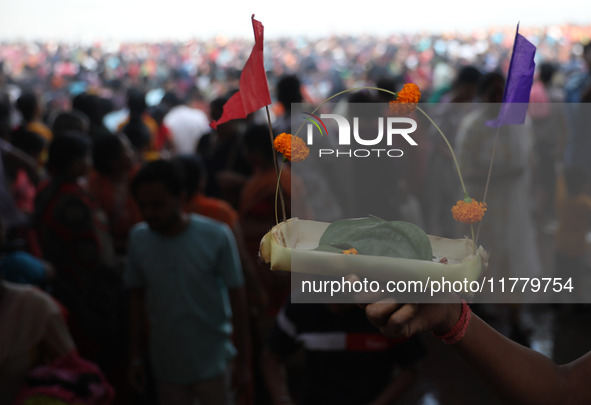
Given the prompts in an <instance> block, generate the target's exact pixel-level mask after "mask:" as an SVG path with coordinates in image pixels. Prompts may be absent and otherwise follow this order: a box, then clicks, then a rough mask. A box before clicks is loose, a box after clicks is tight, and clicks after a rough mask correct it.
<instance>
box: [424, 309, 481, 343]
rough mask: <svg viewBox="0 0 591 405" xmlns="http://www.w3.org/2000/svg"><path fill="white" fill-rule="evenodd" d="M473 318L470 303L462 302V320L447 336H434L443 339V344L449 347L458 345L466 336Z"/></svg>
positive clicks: (459, 320)
mask: <svg viewBox="0 0 591 405" xmlns="http://www.w3.org/2000/svg"><path fill="white" fill-rule="evenodd" d="M471 318H472V310H471V309H470V306H469V305H468V303H466V300H462V311H461V312H460V319H458V322H456V324H455V325H454V326H453V328H451V329H450V330H449V331H448V332H447V333H446V334H444V335H437V334H435V333H433V336H435V337H436V338H438V339H441V340H442V341H443V343H447V344H448V345H452V344H454V343H457V342H459V341H460V339H462V338H463V337H464V335H465V334H466V329H468V324H470V319H471Z"/></svg>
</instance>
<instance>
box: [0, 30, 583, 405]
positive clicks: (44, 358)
mask: <svg viewBox="0 0 591 405" xmlns="http://www.w3.org/2000/svg"><path fill="white" fill-rule="evenodd" d="M521 33H522V35H524V36H525V37H526V38H528V39H529V40H530V41H531V42H533V43H534V45H536V46H537V53H536V62H537V65H538V69H537V73H536V78H535V82H534V86H533V88H532V95H531V97H532V103H537V104H539V105H544V106H545V107H540V106H539V105H538V107H537V109H536V108H534V109H531V110H530V114H529V118H528V123H527V125H525V126H523V127H519V128H518V129H513V130H512V131H515V132H520V134H521V135H522V136H515V135H514V134H513V135H512V136H509V135H507V134H505V135H506V136H504V137H501V139H500V140H499V142H500V146H499V156H497V159H498V160H497V161H498V162H499V163H497V167H496V168H495V175H494V176H493V182H494V185H493V186H492V187H493V189H492V190H491V195H492V196H493V197H491V198H492V200H491V203H490V205H491V206H497V207H503V208H507V209H503V210H499V213H498V214H495V213H494V212H493V213H491V214H490V215H491V216H492V217H493V218H494V219H491V220H490V221H489V222H488V223H487V226H485V227H484V228H483V230H482V233H483V234H482V240H483V244H485V246H491V247H494V248H493V250H494V251H495V254H496V257H493V260H492V263H494V265H496V266H499V267H503V268H505V269H506V271H507V274H521V273H519V271H520V269H523V268H528V269H531V272H532V274H537V273H539V272H538V270H539V271H541V267H542V264H541V263H540V261H539V254H538V250H537V249H538V248H537V246H536V237H535V233H536V232H537V231H538V230H540V229H542V230H543V229H547V228H552V227H553V226H554V224H555V223H557V224H558V225H557V227H558V231H557V232H558V233H557V235H558V236H557V239H558V242H559V243H558V244H557V256H556V266H557V269H559V268H560V267H559V266H569V267H571V268H577V269H578V268H581V271H582V269H583V268H584V266H585V265H586V264H585V246H584V244H585V242H584V237H585V233H586V231H587V230H588V226H589V221H590V220H591V205H590V203H589V202H588V201H589V200H588V197H587V194H586V192H587V191H586V190H587V188H586V186H585V184H586V180H585V179H586V177H587V176H588V174H589V173H588V172H589V162H588V159H586V158H585V156H587V155H588V152H591V150H590V149H589V148H590V147H591V145H590V144H589V141H588V140H587V139H586V138H585V137H581V135H577V134H575V135H573V134H571V133H569V129H568V128H567V126H566V125H565V124H564V122H565V118H564V116H563V112H561V111H559V110H557V109H556V107H555V106H556V105H557V104H556V103H562V102H564V101H573V102H575V103H579V102H588V101H590V100H591V91H590V90H591V79H590V77H591V76H590V74H589V67H590V66H591V47H590V46H588V45H586V44H585V41H586V40H589V39H591V27H581V26H569V25H563V26H552V27H546V28H534V29H525V28H524V29H523V30H522V31H521ZM514 34H515V31H514V28H503V29H494V30H493V29H491V30H488V31H484V30H483V31H479V32H474V33H472V34H463V35H451V34H439V35H432V34H427V33H418V34H408V35H393V36H390V37H387V38H376V37H371V36H364V37H330V38H324V39H305V38H296V39H277V40H267V41H266V43H265V68H266V71H267V77H268V81H269V86H270V88H271V95H272V98H273V105H272V106H271V107H272V108H271V114H270V116H271V119H272V121H273V123H272V124H273V132H274V135H278V134H279V133H281V132H285V131H286V130H289V129H288V128H289V127H288V125H289V122H290V121H289V115H290V112H291V103H297V102H302V101H305V102H309V103H312V104H314V103H318V102H319V101H321V100H323V99H324V98H326V97H327V96H329V95H331V94H334V93H336V92H338V91H342V90H345V89H349V88H352V87H357V86H374V85H377V86H379V87H384V88H387V89H390V90H393V91H396V90H399V89H400V88H401V86H402V85H403V84H404V83H408V82H413V83H416V84H417V85H419V88H420V89H421V92H422V93H423V98H422V101H424V102H433V103H439V104H438V106H437V107H435V108H434V110H433V114H434V117H435V118H436V121H437V122H438V123H439V124H440V126H441V127H442V128H443V129H444V130H445V132H446V133H447V134H448V136H449V138H450V141H451V142H452V144H453V145H454V149H455V150H456V153H457V154H458V159H459V162H460V165H461V166H462V170H463V171H464V173H465V176H466V179H467V182H468V184H473V186H472V189H473V190H480V189H479V188H478V187H481V186H482V185H483V181H482V180H483V178H484V177H486V176H484V177H483V173H484V174H486V170H485V169H486V168H487V167H488V163H489V160H488V159H489V158H490V155H489V154H488V152H487V154H484V153H479V151H489V150H490V144H489V143H490V140H491V139H493V135H494V133H493V134H490V133H488V132H486V133H485V132H484V131H480V130H479V128H481V127H480V126H478V125H477V124H478V123H482V121H483V120H485V119H488V118H491V117H490V113H491V112H490V111H489V110H488V109H486V108H484V107H481V106H484V105H485V104H484V103H498V102H500V101H501V98H500V96H502V91H503V87H504V80H505V78H504V74H505V73H506V71H507V69H508V63H509V59H510V56H511V49H512V44H513V39H514ZM250 49H251V45H250V41H247V40H227V39H222V38H218V39H214V40H210V41H199V40H195V41H191V42H188V43H158V44H155V43H154V44H147V43H146V44H111V43H110V44H100V43H97V44H95V45H93V46H81V45H75V44H59V43H1V44H0V151H1V154H0V214H1V216H0V225H1V226H0V231H1V232H0V248H1V253H0V255H1V256H0V274H1V275H2V279H3V281H2V290H0V322H6V325H12V326H11V328H12V329H11V332H10V333H7V332H6V331H8V330H9V328H8V326H5V324H3V323H0V330H2V335H3V337H0V341H4V340H2V339H6V342H7V343H6V345H4V346H3V347H2V348H0V402H2V403H10V402H6V401H8V400H9V398H10V399H12V398H15V395H17V392H18V390H19V387H20V384H22V383H23V382H24V381H25V377H26V376H27V373H30V372H31V370H33V369H34V368H35V366H37V365H39V364H41V363H43V362H45V363H48V362H49V363H51V361H54V360H56V359H57V360H59V359H60V358H63V356H65V355H68V354H71V353H72V352H73V351H74V350H76V352H77V353H78V354H79V356H80V358H79V359H78V360H77V361H89V362H91V363H92V364H96V365H97V366H98V368H99V370H95V369H92V370H93V371H92V372H94V373H96V374H97V375H99V376H100V377H101V379H99V380H100V381H103V383H102V387H103V397H102V399H101V400H102V401H104V402H88V403H110V401H111V400H112V391H113V390H112V388H111V387H110V385H112V386H113V387H114V391H115V400H114V401H115V402H114V403H122V404H132V403H138V404H142V403H156V402H155V401H156V398H160V404H161V405H165V404H168V403H170V404H176V403H179V404H181V403H191V402H190V401H191V399H190V398H191V396H192V395H196V396H199V397H200V398H202V399H203V401H204V402H203V404H207V403H212V404H213V403H215V404H218V403H219V404H222V403H224V404H225V403H231V401H237V402H238V403H241V404H274V405H279V404H289V403H302V404H304V403H305V404H314V403H335V404H336V403H339V404H362V403H363V404H367V403H371V404H389V403H392V402H393V401H394V400H395V399H396V398H398V397H400V396H401V395H403V394H404V392H405V391H406V390H407V389H408V388H409V387H411V386H412V385H413V383H414V382H415V380H416V378H417V374H416V370H415V366H416V364H417V362H419V360H420V359H421V358H422V357H423V356H425V351H424V348H423V346H422V345H421V343H420V341H418V340H414V339H413V340H411V341H407V342H398V341H392V340H389V339H386V338H383V337H382V336H381V335H379V332H378V331H377V329H375V328H373V327H372V326H371V325H370V324H369V323H368V321H367V319H366V318H365V317H364V315H363V312H362V311H361V312H359V308H357V307H355V306H348V305H345V304H342V305H340V306H339V305H336V306H335V305H328V304H327V305H314V304H306V305H303V306H298V305H293V304H290V303H289V294H290V276H289V274H284V273H280V272H271V271H269V270H268V266H266V265H265V264H263V263H261V261H260V259H259V257H258V249H259V242H260V240H261V237H262V236H263V235H264V234H265V233H266V232H267V231H268V230H269V229H270V228H271V227H272V226H273V225H274V224H275V221H276V215H277V213H276V208H275V207H276V202H275V192H276V187H277V174H276V171H275V167H274V163H273V158H274V156H273V154H274V152H273V150H272V146H271V139H270V137H269V128H268V126H267V125H266V124H265V123H266V116H265V115H264V114H262V115H260V116H259V115H258V114H254V115H253V116H250V117H248V118H247V119H244V120H234V121H230V122H228V123H225V124H222V125H220V126H219V127H218V128H217V129H216V130H213V129H212V128H211V127H210V126H209V123H210V121H211V120H217V119H219V118H220V116H221V115H222V112H223V105H224V103H225V101H226V100H227V99H228V98H229V97H230V96H231V95H232V94H233V92H235V91H236V90H238V82H239V78H240V72H241V69H242V67H243V66H244V63H245V61H246V59H247V58H248V55H249V52H250ZM359 100H362V101H364V102H365V101H376V102H377V101H379V100H380V99H379V98H378V96H377V95H375V94H373V93H367V92H365V93H362V94H358V95H357V98H351V99H350V101H359ZM454 103H457V104H458V105H461V106H462V107H461V111H460V110H458V109H453V108H451V109H450V108H448V107H449V106H450V105H454ZM480 103H483V104H480ZM425 135H426V136H428V137H426V138H424V139H425V140H426V142H425V143H424V145H425V148H423V149H424V150H423V151H422V152H421V155H420V156H419V155H416V156H414V157H416V159H414V158H413V159H408V160H407V161H406V162H407V163H406V165H407V167H406V168H405V169H404V170H405V173H403V174H407V175H406V176H405V175H403V174H398V175H397V176H396V178H397V179H398V180H400V181H399V187H397V189H396V192H397V193H399V194H401V195H400V196H398V197H397V198H396V200H395V201H396V202H397V203H396V204H399V206H396V207H392V212H393V213H396V215H397V216H399V217H405V218H406V219H409V220H413V221H414V222H416V223H420V224H421V225H422V226H423V227H424V229H425V231H426V232H427V233H431V234H436V235H441V236H449V237H461V236H462V232H465V231H462V230H460V229H459V228H458V225H457V224H455V223H454V222H453V221H451V220H448V219H447V218H448V217H451V215H450V214H449V209H450V207H451V204H453V203H454V202H455V200H456V199H457V197H458V196H461V192H460V190H459V185H458V184H457V180H456V179H455V177H454V176H455V174H454V171H453V166H452V163H451V156H450V155H449V152H448V151H446V149H445V147H444V146H441V142H440V141H439V140H436V136H437V134H425ZM507 151H511V152H510V153H509V152H507ZM298 174H299V173H298ZM448 174H450V175H449V176H448ZM302 175H303V176H305V172H303V173H302ZM450 176H451V177H450ZM311 177H313V178H311V179H306V178H304V179H301V178H298V176H296V175H295V173H292V172H291V171H290V168H289V165H286V166H285V168H284V170H283V171H282V174H281V179H280V187H281V189H282V190H283V193H284V195H285V197H286V205H287V207H286V209H287V214H288V217H289V216H290V212H291V208H292V207H291V206H292V205H294V206H295V205H296V204H297V207H298V209H299V210H305V211H306V212H307V213H308V215H309V217H311V218H321V219H324V218H325V215H326V214H327V213H328V214H332V215H333V216H334V217H335V218H333V219H336V217H339V216H341V215H342V216H346V215H347V214H348V212H347V210H346V206H345V205H343V206H332V205H330V204H336V203H335V201H334V199H332V200H331V199H330V198H329V199H328V200H330V201H329V202H328V203H327V202H326V201H323V200H322V198H323V197H326V196H327V195H330V193H331V190H330V186H329V183H330V182H328V181H326V179H325V182H323V181H322V179H321V178H318V177H319V176H311ZM403 179H404V181H403ZM478 192H480V191H478ZM528 195H532V196H534V198H532V199H528ZM495 196H496V197H495ZM500 197H502V198H500ZM555 201H560V204H562V205H560V204H559V205H557V206H556V205H555ZM409 204H410V205H411V206H412V207H415V208H416V209H414V210H411V211H412V213H409V211H408V205H409ZM569 204H570V205H569ZM303 207H304V208H305V209H304V208H303ZM573 207H576V208H573ZM322 209H324V211H322ZM574 210H575V211H576V213H577V217H576V218H574V219H573V218H572V216H573V214H572V213H573V212H574ZM491 212H492V210H491ZM194 214H199V215H198V216H196V215H194ZM205 218H210V219H205ZM581 218H585V221H586V222H585V221H583V220H582V219H581ZM503 224H510V225H511V227H512V228H511V229H512V230H510V231H508V230H507V229H506V227H505V226H504V225H503ZM513 228H514V229H513ZM574 228H576V229H574ZM507 233H509V234H511V235H512V238H504V237H503V235H504V234H507ZM581 238H583V241H582V242H581ZM560 242H562V244H561V243H560ZM573 246H575V247H574V248H573ZM565 263H566V264H565ZM192 271H195V275H193V276H191V272H192ZM29 284H32V285H35V286H36V287H37V288H38V289H36V290H31V289H29V287H23V285H29ZM47 294H50V295H51V297H53V298H49V295H47ZM196 296H198V297H200V298H199V299H196V298H195V297H196ZM31 300H36V301H35V302H36V305H38V306H40V307H43V308H44V309H43V311H41V312H42V313H43V315H39V313H40V312H39V311H38V310H35V311H33V310H31V309H30V307H29V306H28V304H27V303H28V302H29V301H31ZM6 303H10V305H8V304H6ZM21 308H25V309H27V308H28V309H27V310H21ZM232 313H233V314H234V315H233V317H231V316H230V314H232ZM40 318H42V319H41V320H40ZM511 319H512V327H513V330H512V331H511V333H513V334H514V335H515V336H518V335H519V336H521V337H522V338H523V339H524V341H525V340H526V339H527V338H526V337H523V336H522V335H523V331H520V330H519V322H518V316H512V318H511ZM194 322H196V324H197V325H199V327H200V328H201V329H199V328H197V327H195V323H194ZM25 329H26V330H25ZM204 330H206V331H207V332H204ZM12 331H14V333H13V332H12ZM327 334H328V335H330V336H333V337H334V336H337V335H338V336H339V338H337V339H336V340H334V339H333V340H327V339H326V336H327ZM8 335H11V338H8V337H5V336H8ZM23 336H25V337H26V339H23V338H22V337H23ZM148 336H149V337H148ZM350 339H354V340H353V341H351V340H350ZM355 339H357V340H355ZM129 342H131V345H130V343H129ZM17 343H18V344H19V345H18V348H17ZM177 345H178V347H176V346H177ZM298 347H303V349H304V351H305V352H306V354H307V357H306V360H305V361H304V362H302V363H297V364H296V365H295V366H294V365H293V364H291V366H290V367H288V368H289V369H290V370H299V374H298V373H292V374H289V373H286V371H285V364H286V363H285V361H286V358H288V357H289V356H291V355H292V354H293V353H295V352H296V349H297V348H298ZM360 353H363V355H361V354H360ZM236 354H237V356H236V357H235V358H236V359H237V360H236V361H235V362H234V363H233V364H232V366H230V365H229V364H230V359H231V358H233V357H234V356H235V355H236ZM376 354H377V355H376ZM382 354H387V356H384V355H382ZM196 363H199V364H198V365H197V366H196V365H195V364H196ZM51 364H53V365H54V366H55V367H63V363H59V364H58V365H57V366H56V363H51ZM84 364H86V363H84ZM288 365H289V364H288ZM127 370H129V372H128V371H127ZM237 374H239V376H238V377H237ZM288 374H289V375H288ZM103 375H104V378H103ZM3 376H6V379H5V380H2V378H3ZM8 377H10V378H8ZM214 377H215V378H214ZM97 378H98V377H97ZM2 381H10V384H4V383H3V382H2ZM26 381H27V384H29V386H28V388H29V389H32V388H31V386H30V385H31V384H32V383H31V380H30V379H28V380H26ZM52 381H53V380H52ZM106 381H108V383H107V382H106ZM344 381H346V382H344ZM231 383H232V384H234V385H233V387H234V392H235V393H236V397H235V398H231V396H225V395H223V396H219V395H218V394H219V392H222V391H223V392H226V391H227V392H230V389H229V384H231ZM109 384H110V385H109ZM294 387H295V388H294ZM296 388H297V389H296ZM29 392H30V391H29ZM93 392H94V393H95V394H96V393H97V392H98V391H96V390H95V391H93ZM19 395H24V394H23V391H22V390H21V391H20V394H19ZM96 395H99V394H96ZM63 398H66V397H63ZM187 398H189V399H187ZM64 401H66V399H64ZM208 401H209V402H208ZM65 403H67V402H65Z"/></svg>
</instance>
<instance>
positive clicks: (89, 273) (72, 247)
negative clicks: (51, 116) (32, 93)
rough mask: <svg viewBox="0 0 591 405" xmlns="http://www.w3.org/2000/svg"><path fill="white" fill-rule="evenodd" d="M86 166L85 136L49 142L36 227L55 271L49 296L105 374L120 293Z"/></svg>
mask: <svg viewBox="0 0 591 405" xmlns="http://www.w3.org/2000/svg"><path fill="white" fill-rule="evenodd" d="M91 164H92V163H91V144H90V140H89V139H88V137H86V136H85V135H83V134H81V133H78V132H69V133H67V134H64V135H61V136H59V137H56V138H55V139H54V140H53V141H52V143H51V145H50V147H49V160H48V169H49V171H50V173H51V177H50V178H49V179H48V180H47V181H45V182H44V183H43V184H42V185H41V186H40V190H39V193H38V194H37V198H36V200H35V221H36V228H37V233H38V237H39V242H40V245H41V249H42V252H43V257H44V258H45V259H46V260H47V261H49V262H50V263H51V264H52V265H53V266H54V268H55V271H56V275H55V278H54V280H53V281H52V284H51V289H52V293H53V295H54V296H55V297H56V298H57V299H58V300H59V301H60V302H61V303H63V304H64V306H65V307H66V308H67V309H68V310H69V311H70V329H71V331H72V335H73V337H74V340H75V342H76V344H77V346H78V349H79V352H80V354H81V355H82V356H83V357H84V358H87V359H89V360H91V361H93V362H96V363H97V364H98V365H99V366H100V367H101V368H102V369H103V370H104V369H105V368H108V365H107V363H108V362H109V361H110V360H112V357H113V356H114V355H115V354H116V351H115V350H113V348H114V347H117V339H118V333H119V325H118V322H119V312H120V311H119V305H120V295H121V289H122V287H121V278H120V271H119V270H118V268H117V266H116V265H115V261H114V249H113V242H112V240H111V237H110V235H109V227H108V222H107V219H106V216H105V214H104V213H103V212H102V211H101V210H100V206H99V204H98V202H97V201H96V199H95V198H94V197H93V196H92V195H91V194H90V193H89V192H88V190H87V187H86V179H87V176H88V172H89V170H90V167H91Z"/></svg>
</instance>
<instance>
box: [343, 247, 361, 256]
mask: <svg viewBox="0 0 591 405" xmlns="http://www.w3.org/2000/svg"><path fill="white" fill-rule="evenodd" d="M343 253H344V254H346V255H358V254H359V252H358V251H357V249H355V248H351V249H347V250H343Z"/></svg>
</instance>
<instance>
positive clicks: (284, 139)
mask: <svg viewBox="0 0 591 405" xmlns="http://www.w3.org/2000/svg"><path fill="white" fill-rule="evenodd" d="M273 147H274V148H275V150H276V151H277V152H279V153H281V154H282V155H283V157H284V158H285V159H287V160H289V161H290V162H301V161H302V160H304V159H306V158H307V157H308V154H309V153H310V148H308V145H306V142H304V140H303V139H302V138H300V137H297V136H294V135H291V134H287V133H285V132H284V133H282V134H280V135H278V136H277V137H276V138H275V140H274V141H273Z"/></svg>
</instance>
